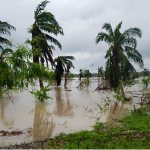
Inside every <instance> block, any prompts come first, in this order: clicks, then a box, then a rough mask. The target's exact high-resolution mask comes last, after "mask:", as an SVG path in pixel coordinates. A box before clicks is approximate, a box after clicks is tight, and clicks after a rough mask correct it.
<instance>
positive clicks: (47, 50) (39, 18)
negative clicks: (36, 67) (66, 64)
mask: <svg viewBox="0 0 150 150" xmlns="http://www.w3.org/2000/svg"><path fill="white" fill-rule="evenodd" d="M47 3H49V1H47V0H44V1H43V2H41V3H40V4H39V5H38V6H37V8H36V10H35V11H34V19H35V21H34V23H33V25H32V27H31V28H30V29H29V33H31V34H32V40H31V41H30V43H31V45H32V51H33V62H34V63H39V64H40V63H41V64H42V65H44V62H45V60H46V62H47V66H48V60H49V62H50V63H51V64H52V65H54V62H53V58H52V50H53V49H54V46H52V45H49V44H48V41H49V42H51V43H53V44H54V45H56V46H58V47H59V48H60V49H61V47H62V46H61V44H60V43H59V41H57V40H56V39H55V38H54V37H52V36H51V35H49V34H53V35H55V36H57V35H58V34H61V35H63V30H62V28H61V27H60V26H59V24H58V22H57V21H56V19H55V17H54V15H53V14H52V13H50V12H47V11H45V7H46V5H47ZM39 83H40V88H43V82H42V79H39Z"/></svg>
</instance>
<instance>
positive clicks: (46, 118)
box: [33, 102, 55, 141]
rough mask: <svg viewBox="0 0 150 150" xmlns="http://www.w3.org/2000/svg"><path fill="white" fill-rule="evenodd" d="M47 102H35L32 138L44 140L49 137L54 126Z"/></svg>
mask: <svg viewBox="0 0 150 150" xmlns="http://www.w3.org/2000/svg"><path fill="white" fill-rule="evenodd" d="M48 105H49V104H48V103H46V102H45V103H40V102H38V103H36V105H35V109H34V130H33V140H34V141H37V140H44V139H45V138H47V137H51V136H52V133H53V130H54V128H55V123H54V121H53V117H52V114H51V113H50V112H49V111H48V109H47V107H48Z"/></svg>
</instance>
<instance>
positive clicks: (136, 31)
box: [123, 28, 142, 38]
mask: <svg viewBox="0 0 150 150" xmlns="http://www.w3.org/2000/svg"><path fill="white" fill-rule="evenodd" d="M123 35H124V36H125V37H130V36H134V37H139V38H141V37H142V31H141V29H139V28H130V29H128V30H126V31H124V33H123Z"/></svg>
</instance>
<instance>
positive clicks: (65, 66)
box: [54, 56, 75, 86]
mask: <svg viewBox="0 0 150 150" xmlns="http://www.w3.org/2000/svg"><path fill="white" fill-rule="evenodd" d="M72 60H75V57H74V56H58V57H57V58H55V59H54V62H57V64H56V70H55V73H56V81H57V86H59V85H60V83H61V77H62V75H63V73H64V71H65V72H66V74H65V84H64V86H66V84H67V78H68V75H69V70H70V68H71V67H72V68H74V65H73V63H72Z"/></svg>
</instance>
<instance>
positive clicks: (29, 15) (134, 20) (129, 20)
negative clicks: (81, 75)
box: [0, 0, 150, 73]
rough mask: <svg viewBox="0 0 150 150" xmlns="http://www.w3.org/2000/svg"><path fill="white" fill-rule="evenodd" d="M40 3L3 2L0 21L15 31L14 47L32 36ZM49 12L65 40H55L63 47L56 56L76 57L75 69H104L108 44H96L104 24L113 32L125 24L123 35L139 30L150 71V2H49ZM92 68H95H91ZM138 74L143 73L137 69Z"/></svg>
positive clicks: (25, 0)
mask: <svg viewBox="0 0 150 150" xmlns="http://www.w3.org/2000/svg"><path fill="white" fill-rule="evenodd" d="M40 2H41V0H0V20H1V21H6V22H8V23H10V24H11V25H13V26H15V27H16V29H17V30H16V31H13V32H12V35H11V37H9V39H10V40H12V42H13V44H15V45H16V44H17V43H19V44H23V43H24V42H25V40H26V39H27V38H31V35H30V34H29V33H28V32H27V28H30V27H31V25H32V24H33V22H34V10H35V8H36V6H37V5H38V4H39V3H40ZM46 10H47V11H49V12H51V13H52V14H53V15H54V16H55V18H56V20H57V21H58V23H59V24H60V26H61V27H62V28H63V31H64V36H57V37H56V38H57V39H58V40H59V42H60V43H61V44H62V50H59V49H58V48H57V47H56V50H55V51H54V54H53V56H54V58H55V57H57V56H62V55H63V56H65V55H73V56H75V58H76V60H75V61H74V65H75V69H72V72H74V73H78V72H79V68H81V69H85V68H86V69H90V70H91V71H92V72H97V68H98V67H101V66H102V67H105V62H106V60H105V58H104V56H105V53H106V51H107V49H108V45H107V44H106V43H105V42H101V43H99V44H95V39H96V36H97V34H98V33H99V32H101V31H105V30H102V26H103V24H104V23H106V22H109V23H110V24H111V25H112V27H113V29H114V28H115V27H116V25H117V24H118V23H119V22H121V21H122V22H123V24H122V29H121V31H122V32H123V31H124V30H126V29H128V28H130V27H138V28H140V29H141V30H142V33H143V36H142V38H141V39H138V46H137V49H138V50H139V52H140V53H141V54H142V56H143V59H144V65H145V67H146V68H148V69H150V65H149V64H150V0H50V3H48V5H47V6H46ZM92 66H93V67H92ZM135 68H136V69H137V71H141V69H140V68H139V67H138V66H136V65H135Z"/></svg>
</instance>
